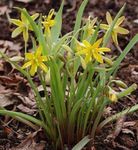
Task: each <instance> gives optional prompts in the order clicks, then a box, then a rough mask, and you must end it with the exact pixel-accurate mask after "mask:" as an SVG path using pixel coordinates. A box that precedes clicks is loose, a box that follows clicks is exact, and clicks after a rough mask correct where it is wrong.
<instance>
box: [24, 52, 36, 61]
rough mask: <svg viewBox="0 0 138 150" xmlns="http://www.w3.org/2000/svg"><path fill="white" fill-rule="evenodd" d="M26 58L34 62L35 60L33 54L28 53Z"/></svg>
mask: <svg viewBox="0 0 138 150" xmlns="http://www.w3.org/2000/svg"><path fill="white" fill-rule="evenodd" d="M25 58H26V59H28V60H32V59H33V58H34V54H33V53H26V54H25Z"/></svg>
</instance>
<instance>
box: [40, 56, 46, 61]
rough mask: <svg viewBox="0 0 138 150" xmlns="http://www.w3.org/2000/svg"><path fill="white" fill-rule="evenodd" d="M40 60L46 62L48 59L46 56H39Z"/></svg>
mask: <svg viewBox="0 0 138 150" xmlns="http://www.w3.org/2000/svg"><path fill="white" fill-rule="evenodd" d="M40 59H41V61H47V60H48V58H47V57H46V56H41V57H40Z"/></svg>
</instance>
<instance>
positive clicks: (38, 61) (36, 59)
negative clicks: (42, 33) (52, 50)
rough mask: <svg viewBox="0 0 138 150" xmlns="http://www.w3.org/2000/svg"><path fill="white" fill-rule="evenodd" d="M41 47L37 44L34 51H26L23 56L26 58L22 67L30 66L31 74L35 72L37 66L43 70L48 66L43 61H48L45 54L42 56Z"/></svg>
mask: <svg viewBox="0 0 138 150" xmlns="http://www.w3.org/2000/svg"><path fill="white" fill-rule="evenodd" d="M41 53H42V48H41V47H40V46H39V47H38V48H37V50H36V51H35V52H34V53H26V54H25V58H26V60H28V62H26V63H25V64H24V65H23V66H22V69H25V68H28V67H29V66H31V69H30V75H31V76H33V75H34V74H35V73H36V72H37V68H38V67H40V68H41V69H42V70H43V71H45V72H47V71H48V68H47V66H46V65H45V64H44V63H43V62H45V61H48V58H47V57H46V56H42V55H41Z"/></svg>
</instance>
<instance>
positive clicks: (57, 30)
mask: <svg viewBox="0 0 138 150" xmlns="http://www.w3.org/2000/svg"><path fill="white" fill-rule="evenodd" d="M63 6H64V0H63V1H62V4H61V6H60V8H59V11H58V12H57V14H56V17H55V19H54V20H55V25H54V26H53V27H52V29H51V36H52V40H53V43H55V42H57V40H58V38H59V36H60V34H61V27H62V11H63Z"/></svg>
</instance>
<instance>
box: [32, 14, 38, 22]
mask: <svg viewBox="0 0 138 150" xmlns="http://www.w3.org/2000/svg"><path fill="white" fill-rule="evenodd" d="M38 16H39V13H35V14H34V15H32V16H31V18H32V19H33V21H34V20H35V19H36V18H38Z"/></svg>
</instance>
